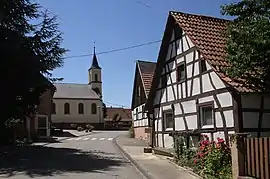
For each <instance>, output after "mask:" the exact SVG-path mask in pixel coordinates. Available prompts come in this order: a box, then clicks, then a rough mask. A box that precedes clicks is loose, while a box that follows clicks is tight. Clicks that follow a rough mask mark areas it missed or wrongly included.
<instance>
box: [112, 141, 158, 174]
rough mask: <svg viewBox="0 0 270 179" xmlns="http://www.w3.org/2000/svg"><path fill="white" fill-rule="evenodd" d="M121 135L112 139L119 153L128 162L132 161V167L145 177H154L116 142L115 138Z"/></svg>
mask: <svg viewBox="0 0 270 179" xmlns="http://www.w3.org/2000/svg"><path fill="white" fill-rule="evenodd" d="M119 137H121V136H118V137H116V138H114V139H113V143H114V144H115V145H116V146H117V148H118V149H119V150H120V151H121V153H122V154H123V155H124V156H125V158H126V159H127V160H128V161H130V163H132V164H133V165H134V167H135V168H136V169H137V170H138V171H139V172H140V173H141V174H142V175H143V176H144V177H145V178H147V179H154V177H152V176H151V175H150V174H149V173H148V171H147V170H145V169H144V168H143V167H142V166H141V165H140V164H139V163H138V162H137V161H136V160H134V159H133V158H132V157H131V156H130V155H129V154H128V153H127V152H126V151H125V150H124V149H123V147H122V146H121V144H119V143H118V142H117V139H118V138H119Z"/></svg>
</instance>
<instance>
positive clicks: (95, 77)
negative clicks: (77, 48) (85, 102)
mask: <svg viewBox="0 0 270 179" xmlns="http://www.w3.org/2000/svg"><path fill="white" fill-rule="evenodd" d="M88 75H89V76H88V77H89V85H90V86H91V88H92V89H93V90H94V91H95V92H96V93H97V94H98V95H100V97H102V80H101V68H100V66H99V65H98V60H97V56H96V50H95V47H94V54H93V60H92V65H91V67H90V68H89V70H88Z"/></svg>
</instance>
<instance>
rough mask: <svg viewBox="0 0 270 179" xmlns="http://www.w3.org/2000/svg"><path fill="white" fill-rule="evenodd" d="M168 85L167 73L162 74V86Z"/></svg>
mask: <svg viewBox="0 0 270 179" xmlns="http://www.w3.org/2000/svg"><path fill="white" fill-rule="evenodd" d="M166 86H167V78H166V75H162V76H161V87H162V88H164V87H166Z"/></svg>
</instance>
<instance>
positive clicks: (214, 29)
mask: <svg viewBox="0 0 270 179" xmlns="http://www.w3.org/2000/svg"><path fill="white" fill-rule="evenodd" d="M170 15H171V16H172V17H173V18H174V20H175V21H176V22H177V23H178V24H179V26H180V27H181V28H182V29H183V31H184V32H185V33H186V34H187V35H188V37H189V38H190V40H191V41H192V42H193V44H194V45H195V46H196V47H197V48H198V51H199V52H200V53H201V55H202V56H203V59H205V60H207V62H208V63H209V64H210V65H211V66H212V68H213V69H214V71H215V72H216V73H217V74H218V75H219V76H220V78H221V79H222V80H223V81H225V82H226V83H228V84H229V85H231V86H232V87H234V88H235V89H236V90H237V91H239V92H252V91H253V89H252V88H251V86H248V84H247V83H245V82H244V81H243V80H241V79H231V78H229V77H228V76H226V75H225V74H224V73H223V71H222V70H223V69H224V68H225V67H228V66H230V64H229V62H228V60H226V58H225V56H226V51H225V47H226V37H225V31H226V28H227V25H228V23H229V22H230V21H229V20H225V19H220V18H215V17H209V16H203V15H194V14H187V13H182V12H170Z"/></svg>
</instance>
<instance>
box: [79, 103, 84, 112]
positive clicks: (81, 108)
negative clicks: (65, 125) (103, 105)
mask: <svg viewBox="0 0 270 179" xmlns="http://www.w3.org/2000/svg"><path fill="white" fill-rule="evenodd" d="M83 107H84V106H83V103H79V105H78V111H79V114H83V113H84V109H83Z"/></svg>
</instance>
